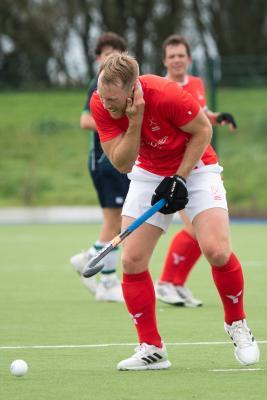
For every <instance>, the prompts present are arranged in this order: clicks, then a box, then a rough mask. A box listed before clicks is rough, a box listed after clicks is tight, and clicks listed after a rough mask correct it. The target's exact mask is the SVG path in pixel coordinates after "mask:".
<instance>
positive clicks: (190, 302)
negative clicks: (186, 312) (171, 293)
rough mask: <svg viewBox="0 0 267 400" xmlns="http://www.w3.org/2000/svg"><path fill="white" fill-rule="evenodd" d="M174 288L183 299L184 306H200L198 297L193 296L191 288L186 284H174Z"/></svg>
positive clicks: (200, 302)
mask: <svg viewBox="0 0 267 400" xmlns="http://www.w3.org/2000/svg"><path fill="white" fill-rule="evenodd" d="M175 289H176V291H177V293H178V295H179V296H180V297H181V298H182V299H184V306H185V307H192V308H194V307H201V306H202V304H203V303H202V301H201V300H199V299H196V298H195V297H194V296H193V293H192V292H191V290H189V289H188V287H186V286H175Z"/></svg>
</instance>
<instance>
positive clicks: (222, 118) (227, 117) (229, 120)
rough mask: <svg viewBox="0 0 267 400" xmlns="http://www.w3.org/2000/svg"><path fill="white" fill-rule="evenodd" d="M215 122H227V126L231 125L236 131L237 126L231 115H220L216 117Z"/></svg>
mask: <svg viewBox="0 0 267 400" xmlns="http://www.w3.org/2000/svg"><path fill="white" fill-rule="evenodd" d="M216 121H217V122H218V123H219V124H220V123H221V122H223V121H225V122H227V124H231V125H233V128H234V129H236V128H237V124H236V122H235V119H234V117H233V116H232V114H229V113H225V112H223V113H220V114H219V115H218V117H217V118H216Z"/></svg>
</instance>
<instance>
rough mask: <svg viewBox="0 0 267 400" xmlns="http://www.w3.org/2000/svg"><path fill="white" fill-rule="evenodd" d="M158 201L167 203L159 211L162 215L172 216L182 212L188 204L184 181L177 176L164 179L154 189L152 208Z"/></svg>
mask: <svg viewBox="0 0 267 400" xmlns="http://www.w3.org/2000/svg"><path fill="white" fill-rule="evenodd" d="M160 199H165V200H166V201H167V203H166V204H165V206H164V207H163V208H162V209H161V210H160V211H159V212H160V213H162V214H173V213H175V212H176V211H179V210H183V209H184V208H185V206H186V204H187V203H188V192H187V188H186V181H185V180H184V179H183V178H182V177H181V176H179V175H174V176H167V177H166V178H164V179H163V180H162V181H161V182H160V184H159V185H158V186H157V187H156V189H155V193H154V194H153V196H152V199H151V205H152V206H153V205H154V204H155V203H156V202H157V201H158V200H160Z"/></svg>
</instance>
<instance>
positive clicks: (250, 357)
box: [224, 319, 260, 365]
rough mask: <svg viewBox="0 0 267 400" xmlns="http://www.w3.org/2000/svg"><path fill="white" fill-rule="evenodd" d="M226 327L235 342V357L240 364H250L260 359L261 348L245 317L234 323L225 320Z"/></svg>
mask: <svg viewBox="0 0 267 400" xmlns="http://www.w3.org/2000/svg"><path fill="white" fill-rule="evenodd" d="M224 329H225V331H226V332H227V333H228V335H229V336H230V338H231V339H232V341H233V343H234V354H235V358H236V359H237V361H239V362H240V364H243V365H250V364H255V363H257V362H258V361H259V358H260V351H259V348H258V345H257V342H256V340H255V339H254V337H253V335H252V333H251V331H250V329H249V328H248V326H247V323H246V320H245V319H243V320H240V321H235V322H233V323H232V325H228V324H227V323H226V322H225V323H224Z"/></svg>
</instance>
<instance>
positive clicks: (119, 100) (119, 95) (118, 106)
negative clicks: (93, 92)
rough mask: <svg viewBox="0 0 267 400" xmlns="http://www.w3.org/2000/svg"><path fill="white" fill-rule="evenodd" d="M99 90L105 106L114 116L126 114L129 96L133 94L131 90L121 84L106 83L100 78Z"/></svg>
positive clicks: (120, 116) (118, 116)
mask: <svg viewBox="0 0 267 400" xmlns="http://www.w3.org/2000/svg"><path fill="white" fill-rule="evenodd" d="M97 91H98V94H99V97H100V100H101V102H102V104H103V107H104V108H105V109H106V110H107V111H108V112H109V114H110V115H111V117H112V118H114V119H119V118H122V117H123V116H124V115H125V109H126V102H127V98H128V97H130V96H131V90H127V89H126V88H124V87H123V86H122V85H119V84H116V85H114V84H109V85H105V84H103V83H102V81H101V74H100V78H99V79H98V86H97Z"/></svg>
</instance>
